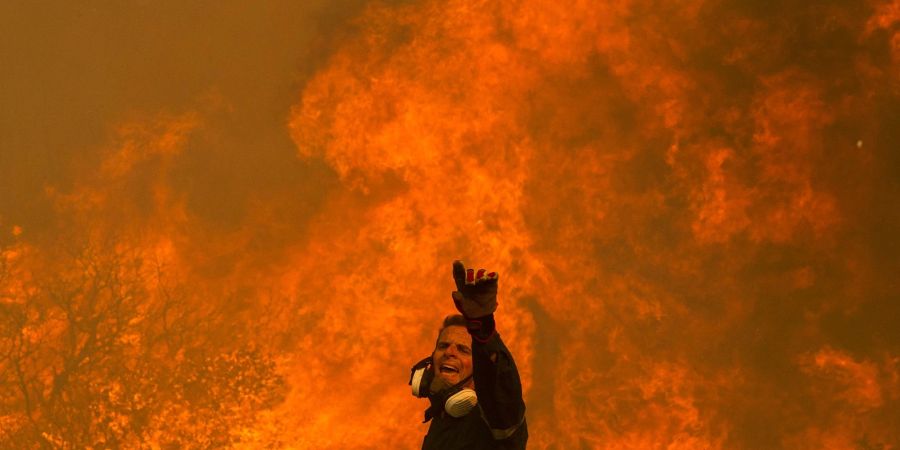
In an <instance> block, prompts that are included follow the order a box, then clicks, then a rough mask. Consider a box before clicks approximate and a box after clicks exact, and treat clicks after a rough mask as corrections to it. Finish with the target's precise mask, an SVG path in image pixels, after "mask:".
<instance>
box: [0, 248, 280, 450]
mask: <svg viewBox="0 0 900 450" xmlns="http://www.w3.org/2000/svg"><path fill="white" fill-rule="evenodd" d="M86 241H87V240H83V241H82V242H86ZM88 242H90V241H88ZM60 248H62V250H55V251H53V252H44V253H42V252H39V251H37V250H35V249H34V248H30V247H28V246H25V245H24V244H21V243H17V244H14V245H12V246H9V247H6V248H2V249H0V252H2V253H0V254H2V257H0V448H22V449H30V448H134V447H159V448H221V447H227V446H230V445H233V444H236V443H239V442H240V441H241V439H242V438H241V430H244V429H247V428H248V427H252V425H253V423H254V421H255V420H256V417H257V414H258V413H259V412H260V411H263V410H265V409H267V408H270V407H271V406H273V405H275V404H277V403H278V402H279V401H280V400H281V399H282V398H283V395H284V382H283V380H282V378H281V376H280V375H279V374H278V373H277V371H276V368H275V364H274V362H273V361H272V359H271V358H270V357H268V356H267V355H266V354H265V352H263V351H261V350H259V349H256V348H254V347H253V346H252V345H250V344H248V343H240V342H237V343H235V342H216V340H213V339H209V338H208V336H207V333H206V330H209V329H214V328H217V327H225V326H228V323H227V322H226V321H225V318H224V316H222V315H217V314H209V313H210V310H211V309H212V310H213V311H214V310H215V308H216V306H215V303H214V302H206V303H204V302H203V299H198V298H192V297H191V296H190V295H189V293H188V291H187V290H186V289H185V288H184V286H183V285H182V284H178V283H171V282H170V281H169V278H170V277H168V276H167V274H166V270H165V268H164V266H163V265H162V264H161V263H159V262H158V261H155V260H154V259H150V258H147V257H146V255H144V254H143V253H142V252H141V251H139V250H137V249H135V248H133V247H128V246H125V245H122V244H121V243H117V242H105V243H97V242H96V241H93V242H91V243H90V244H83V245H80V246H78V247H73V246H68V247H64V246H61V247H60ZM210 305H212V306H210ZM211 317H212V319H211ZM211 320H212V321H216V322H215V323H211V322H210V321H211ZM200 323H205V324H206V326H205V327H204V326H198V324H200Z"/></svg>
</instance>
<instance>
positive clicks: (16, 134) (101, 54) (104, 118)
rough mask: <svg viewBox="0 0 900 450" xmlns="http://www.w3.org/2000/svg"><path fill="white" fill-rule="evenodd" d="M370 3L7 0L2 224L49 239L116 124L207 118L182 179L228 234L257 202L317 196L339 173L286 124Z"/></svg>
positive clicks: (198, 205)
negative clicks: (299, 142) (309, 185)
mask: <svg viewBox="0 0 900 450" xmlns="http://www.w3.org/2000/svg"><path fill="white" fill-rule="evenodd" d="M362 4H363V2H361V1H355V0H353V1H341V2H332V1H313V2H292V1H272V2H264V3H255V2H254V3H247V2H237V1H226V2H155V1H133V2H66V1H56V2H49V1H47V2H43V1H42V2H19V1H13V2H3V3H2V4H0V59H2V61H3V64H2V67H0V104H2V105H3V107H2V109H0V192H2V195H0V220H2V226H3V227H4V228H7V227H10V226H12V225H19V226H22V227H23V228H24V229H25V230H26V231H27V232H28V233H35V232H38V231H41V230H44V229H45V227H46V226H47V225H49V223H50V222H51V215H52V208H51V205H50V204H49V200H48V197H47V195H46V194H45V192H44V190H45V187H47V186H53V187H55V188H57V189H62V190H66V189H67V187H68V185H69V183H71V182H72V179H71V176H72V173H73V167H74V166H75V165H77V164H83V163H84V162H85V159H88V160H91V158H96V157H97V152H98V150H99V149H100V148H102V147H105V146H109V145H110V141H111V136H113V134H114V127H115V126H118V125H119V124H121V123H125V122H128V121H129V120H138V119H144V118H148V117H150V118H152V117H154V116H156V115H159V114H170V115H178V114H182V113H185V112H187V111H195V110H200V111H202V112H203V113H204V114H203V115H204V118H203V120H204V125H203V126H202V127H201V129H200V130H199V132H198V133H197V134H196V135H195V136H194V138H193V140H192V142H191V143H190V149H189V151H188V152H186V154H185V157H184V158H181V160H180V161H178V163H177V164H178V165H179V166H180V168H179V169H176V170H175V171H174V172H175V175H174V176H175V178H176V179H175V180H173V181H174V182H176V183H178V184H180V185H181V186H180V187H181V188H182V189H183V191H184V192H185V193H186V195H187V196H188V203H189V205H190V207H191V208H192V210H194V211H195V212H196V213H197V214H198V215H199V216H201V217H205V218H207V219H209V221H210V222H212V223H216V224H218V226H225V227H227V226H229V224H234V223H236V222H237V221H238V220H240V216H241V215H242V214H243V213H244V210H245V207H246V203H247V202H248V201H251V200H252V198H253V197H254V196H262V197H265V196H273V195H275V196H277V195H286V194H291V195H312V196H315V195H318V194H314V193H311V192H309V190H304V188H303V186H304V182H303V181H302V180H303V179H306V178H312V179H324V180H327V179H328V178H329V177H330V174H329V170H328V169H326V168H324V167H323V166H316V165H315V164H314V163H310V164H305V163H301V162H300V161H299V160H298V158H297V157H296V150H295V148H294V145H293V144H292V143H291V141H290V139H289V137H288V134H287V131H286V128H285V126H284V124H285V122H286V120H287V115H288V110H289V107H290V105H291V104H292V103H294V102H295V101H296V99H297V97H298V93H299V92H300V90H301V88H302V85H303V83H304V82H305V80H306V78H307V77H308V76H309V75H310V74H311V73H312V71H313V70H314V69H315V68H316V67H317V65H319V64H321V63H322V62H323V61H324V60H325V58H326V56H327V54H328V52H329V48H330V47H331V46H332V45H333V44H334V40H335V37H337V36H340V35H346V34H347V33H348V29H347V27H346V26H345V24H346V22H347V20H348V19H349V18H352V17H353V16H354V15H355V14H357V13H358V12H359V9H360V7H361V5H362ZM179 173H180V174H181V175H182V178H178V176H179V175H178V174H179ZM323 177H324V178H323ZM319 188H321V186H319ZM285 191H287V192H285ZM295 214H301V215H302V214H305V212H303V211H298V212H295ZM296 219H299V218H298V217H294V220H296ZM7 234H8V233H4V235H7Z"/></svg>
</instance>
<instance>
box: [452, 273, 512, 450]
mask: <svg viewBox="0 0 900 450" xmlns="http://www.w3.org/2000/svg"><path fill="white" fill-rule="evenodd" d="M453 279H454V281H455V282H456V289H457V290H456V291H455V292H453V294H452V296H453V303H454V304H455V305H456V309H458V310H459V312H460V313H462V315H463V316H464V317H465V318H466V322H467V326H466V328H467V329H468V330H469V334H471V335H472V371H473V378H474V380H475V392H476V394H477V395H478V404H479V406H480V407H481V410H482V412H483V417H484V420H485V421H486V422H487V424H488V427H490V429H491V433H492V434H493V436H494V439H496V440H497V441H498V443H499V444H501V448H508V449H524V448H525V443H526V441H527V439H528V427H527V425H526V423H525V402H524V400H523V399H522V383H521V381H520V379H519V371H518V370H517V369H516V363H515V361H514V360H513V357H512V355H511V354H510V352H509V349H507V348H506V345H504V344H503V341H502V340H501V339H500V335H499V334H497V331H496V323H495V321H494V312H495V311H496V309H497V283H498V279H499V275H498V274H497V273H496V272H487V271H486V270H484V269H479V270H477V271H475V270H472V269H466V268H465V266H464V265H463V263H462V262H461V261H455V262H454V263H453Z"/></svg>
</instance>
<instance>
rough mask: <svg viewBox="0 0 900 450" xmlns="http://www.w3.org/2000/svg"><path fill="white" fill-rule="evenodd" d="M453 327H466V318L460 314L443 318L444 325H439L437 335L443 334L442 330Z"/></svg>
mask: <svg viewBox="0 0 900 450" xmlns="http://www.w3.org/2000/svg"><path fill="white" fill-rule="evenodd" d="M454 325H456V326H460V327H465V326H466V318H465V317H463V316H462V314H453V315H449V316H447V317H444V323H443V324H441V329H440V330H438V334H439V335H440V334H441V333H443V332H444V328H447V327H450V326H454Z"/></svg>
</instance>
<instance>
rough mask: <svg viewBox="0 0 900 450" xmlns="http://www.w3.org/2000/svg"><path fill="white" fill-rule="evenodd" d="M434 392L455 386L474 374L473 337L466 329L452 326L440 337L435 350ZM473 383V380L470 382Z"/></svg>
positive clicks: (432, 386) (432, 388) (432, 384)
mask: <svg viewBox="0 0 900 450" xmlns="http://www.w3.org/2000/svg"><path fill="white" fill-rule="evenodd" d="M432 358H433V360H434V381H433V382H432V383H431V390H432V392H437V391H440V390H441V389H444V388H447V387H450V386H453V385H454V384H456V383H459V382H460V381H462V380H463V379H465V378H466V377H468V376H469V375H471V374H472V337H471V336H469V332H468V331H466V328H465V327H461V326H456V325H451V326H449V327H447V328H444V331H442V332H441V335H440V336H438V341H437V346H436V347H435V348H434V355H433V356H432ZM470 383H471V380H470Z"/></svg>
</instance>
